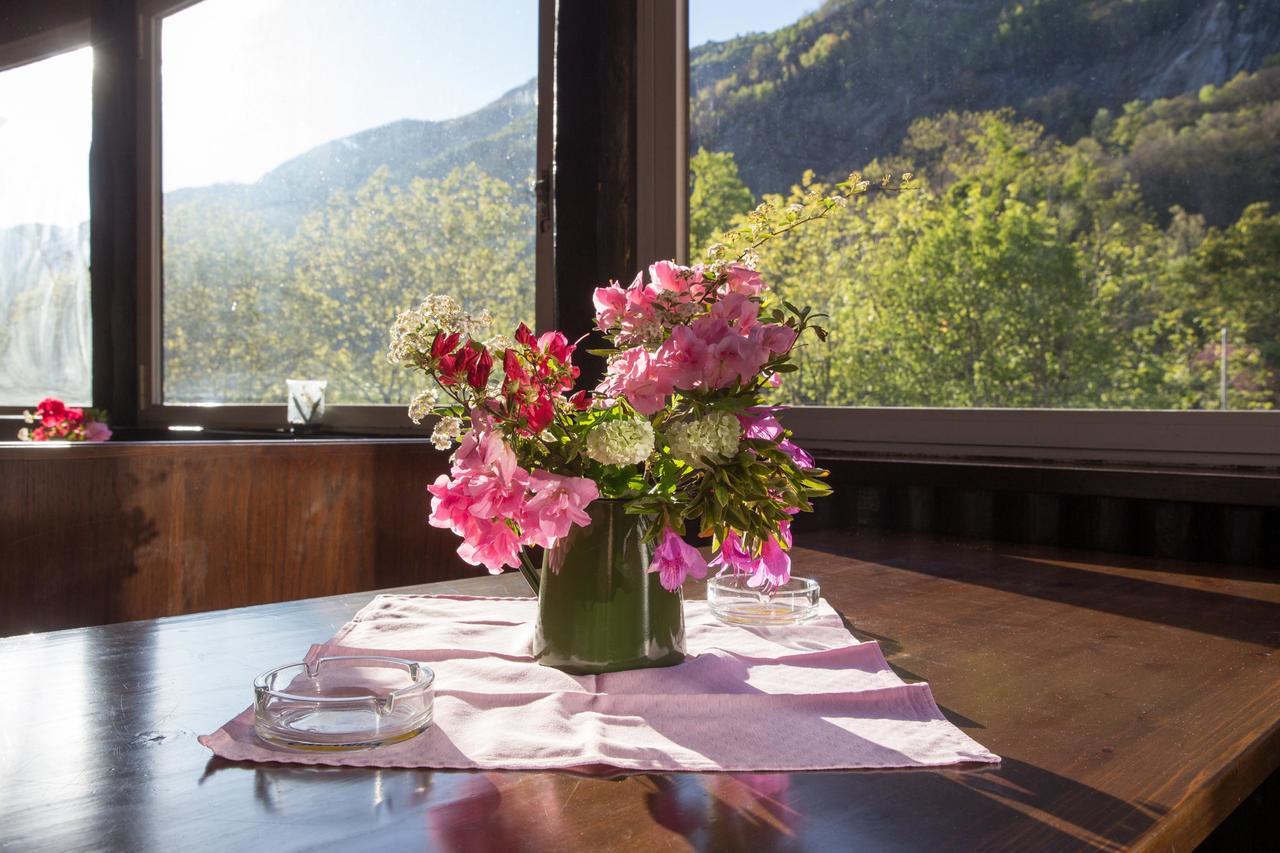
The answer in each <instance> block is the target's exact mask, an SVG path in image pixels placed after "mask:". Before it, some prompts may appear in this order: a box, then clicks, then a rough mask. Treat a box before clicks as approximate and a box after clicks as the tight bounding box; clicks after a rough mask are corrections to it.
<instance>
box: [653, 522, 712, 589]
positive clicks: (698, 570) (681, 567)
mask: <svg viewBox="0 0 1280 853" xmlns="http://www.w3.org/2000/svg"><path fill="white" fill-rule="evenodd" d="M649 571H651V572H657V573H658V581H659V583H661V584H662V588H663V589H668V590H672V591H674V590H677V589H679V588H680V585H681V584H682V583H684V579H685V578H686V577H687V576H689V575H692V576H693V577H695V578H705V577H706V576H707V561H706V560H704V559H702V554H701V553H699V552H698V549H697V548H695V547H693V546H692V545H690V544H689V543H688V542H685V541H684V540H683V539H681V538H680V537H679V536H678V535H676V532H675V531H674V530H672V529H671V528H670V527H668V528H667V529H666V530H664V531H663V532H662V542H661V543H660V544H659V545H658V547H657V548H655V549H654V551H653V561H652V562H651V563H649Z"/></svg>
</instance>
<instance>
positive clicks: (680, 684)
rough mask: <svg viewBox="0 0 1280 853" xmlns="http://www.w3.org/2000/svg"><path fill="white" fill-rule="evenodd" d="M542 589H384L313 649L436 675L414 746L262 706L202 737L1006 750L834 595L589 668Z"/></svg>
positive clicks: (890, 759)
mask: <svg viewBox="0 0 1280 853" xmlns="http://www.w3.org/2000/svg"><path fill="white" fill-rule="evenodd" d="M535 615H536V601H535V600H534V599H531V598H473V597H468V596H427V595H380V596H378V597H377V598H375V599H374V600H373V601H372V602H370V603H369V604H368V605H367V606H366V607H365V608H364V609H362V610H361V611H360V612H359V613H357V614H356V616H355V618H354V619H352V620H351V621H350V622H348V623H347V624H346V625H345V626H343V628H342V629H341V630H340V631H338V633H337V634H336V635H335V636H334V637H333V639H332V640H330V641H329V642H328V643H326V644H324V645H321V646H315V647H313V648H312V650H311V653H310V654H311V655H319V654H322V655H341V654H359V653H365V652H377V653H381V654H391V655H394V656H397V657H404V658H409V659H412V660H418V661H422V662H424V663H426V664H427V665H428V666H430V667H431V668H432V669H433V670H435V673H436V682H435V686H436V696H435V721H434V723H433V724H432V726H431V728H429V729H427V730H426V731H425V732H423V733H422V734H420V735H418V736H417V737H415V738H412V739H410V740H407V741H404V742H402V743H397V744H392V745H389V746H383V747H378V748H377V749H369V750H363V751H358V752H336V753H310V752H295V751H292V750H288V749H284V748H281V747H276V746H272V745H270V744H267V743H264V742H262V741H260V740H258V738H257V737H256V736H255V735H254V731H253V708H252V707H250V708H249V709H247V710H245V711H244V712H243V713H242V714H240V715H239V716H238V717H236V718H235V719H233V720H231V721H230V722H228V723H227V724H226V725H224V726H223V727H222V728H220V729H218V731H216V732H214V733H213V734H211V735H205V736H203V737H201V738H200V742H201V743H203V744H204V745H205V746H207V747H209V748H210V749H211V750H213V751H214V753H216V754H217V755H219V756H221V757H223V758H227V759H231V760H233V761H281V762H289V763H294V764H326V765H341V766H354V767H415V768H419V767H421V768H426V767H430V768H451V769H485V770H490V769H512V770H542V769H553V768H564V769H567V768H574V769H593V768H595V769H598V768H599V766H600V765H604V766H605V767H613V768H620V769H624V770H651V771H672V772H679V771H702V770H730V771H733V770H737V771H746V770H754V771H792V770H846V769H858V768H890V767H937V766H942V765H948V764H960V763H964V762H983V763H993V762H998V761H999V760H1000V759H999V758H998V757H997V756H995V755H993V754H992V753H991V752H988V751H987V750H986V749H985V748H983V747H982V746H981V745H979V744H978V743H976V742H975V741H974V740H972V739H971V738H970V737H969V736H968V735H966V734H964V733H963V732H961V731H960V730H959V729H958V728H956V727H955V726H954V725H952V724H951V723H950V722H948V721H947V720H946V719H945V718H944V717H943V716H942V713H941V712H940V711H939V710H938V706H937V703H935V702H934V700H933V694H932V693H931V692H930V690H929V685H927V684H906V683H904V682H903V681H902V679H900V678H898V676H897V675H896V674H894V672H893V670H891V669H890V668H889V666H888V665H887V664H886V663H885V659H884V656H883V655H882V654H881V652H880V647H879V646H878V645H877V644H875V643H860V642H858V640H857V639H856V638H855V637H853V636H852V635H851V634H850V633H849V632H848V631H847V630H846V629H845V627H844V625H843V624H842V622H841V620H840V617H839V616H838V615H837V614H836V612H835V611H834V610H832V609H831V606H830V605H829V604H828V603H827V602H826V600H825V599H824V600H823V601H822V602H821V611H820V613H819V616H818V618H816V619H815V620H813V621H812V622H809V623H807V624H805V625H800V626H790V627H779V628H750V629H749V628H744V627H739V626H735V625H726V624H724V623H722V622H720V621H718V620H717V619H716V618H715V617H714V616H713V615H712V614H711V611H710V610H709V609H708V607H707V605H706V602H703V601H690V602H686V603H685V624H686V647H687V652H688V659H687V660H686V661H685V662H684V663H682V664H680V665H678V666H674V667H667V668H663V669H640V670H631V671H628V672H616V673H607V674H605V675H587V676H573V675H567V674H565V673H563V672H560V671H558V670H555V669H551V668H549V667H544V666H540V665H538V664H537V663H535V662H534V661H533V658H532V656H531V655H530V653H529V651H530V641H531V639H532V625H533V621H534V618H535Z"/></svg>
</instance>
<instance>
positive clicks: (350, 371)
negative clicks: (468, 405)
mask: <svg viewBox="0 0 1280 853" xmlns="http://www.w3.org/2000/svg"><path fill="white" fill-rule="evenodd" d="M526 196H527V194H526V193H523V192H519V191H517V190H515V189H514V188H512V187H511V186H510V185H509V184H507V183H505V182H504V181H502V180H499V179H498V178H494V177H491V176H489V175H487V174H485V173H484V172H482V171H480V169H479V168H478V167H477V166H475V165H474V164H472V165H468V166H466V167H464V168H462V169H456V170H454V171H453V172H451V173H449V175H447V176H446V177H444V178H443V179H440V180H425V179H421V178H418V179H414V180H412V181H410V182H409V184H408V186H405V187H398V186H394V185H392V184H391V183H390V180H389V177H388V172H387V170H385V169H381V170H379V171H377V172H375V173H374V174H373V175H372V176H370V178H369V179H368V181H367V182H366V183H365V184H364V185H363V186H361V187H360V188H359V189H358V190H356V191H355V192H354V193H352V194H349V195H348V194H346V193H336V194H335V195H334V196H333V197H332V198H331V199H330V201H329V204H328V205H327V206H326V207H325V208H324V209H323V210H321V211H318V212H316V213H314V214H312V215H310V216H309V217H307V218H306V219H305V220H304V221H303V223H302V225H301V226H300V227H299V229H298V233H297V235H296V236H295V238H294V240H293V242H292V245H291V255H292V257H293V280H292V287H291V289H290V293H289V300H288V311H289V312H290V313H291V314H292V315H293V316H294V317H295V318H298V319H299V320H302V321H304V322H303V323H302V325H303V326H304V327H305V330H306V331H305V334H302V335H300V336H298V337H297V338H295V340H294V341H293V342H292V346H291V347H290V353H289V357H288V359H287V363H288V364H289V365H290V366H291V369H292V371H293V372H297V373H305V374H307V375H308V376H313V377H315V378H327V379H328V380H329V390H330V393H331V394H332V399H333V400H334V401H336V402H342V403H406V402H408V401H409V400H410V399H411V398H412V397H413V395H414V393H415V392H416V391H417V390H418V389H417V388H416V386H415V384H414V378H413V376H412V375H411V374H410V373H409V372H408V371H405V370H403V369H400V368H397V367H395V366H392V365H390V364H387V362H386V359H385V353H386V347H387V330H388V328H389V327H390V325H391V322H392V321H393V320H394V319H395V317H396V315H397V314H398V313H399V312H400V311H401V310H403V309H405V308H407V307H409V306H411V305H414V304H416V303H417V302H418V301H420V300H421V299H422V298H423V297H424V296H426V295H427V294H428V293H447V294H450V295H452V296H454V297H456V298H457V299H458V300H459V301H460V302H461V303H462V304H463V306H464V307H465V308H467V309H468V310H470V311H475V312H479V311H482V310H488V311H489V312H490V313H491V314H492V315H493V317H494V320H495V328H496V329H497V330H498V331H502V332H505V333H507V334H510V333H511V332H512V331H514V329H515V326H516V325H517V324H518V323H519V322H520V321H522V320H523V321H526V322H530V323H531V321H532V319H533V316H532V315H533V291H534V272H533V234H534V228H533V206H532V204H531V203H530V200H529V199H528V198H527V197H526Z"/></svg>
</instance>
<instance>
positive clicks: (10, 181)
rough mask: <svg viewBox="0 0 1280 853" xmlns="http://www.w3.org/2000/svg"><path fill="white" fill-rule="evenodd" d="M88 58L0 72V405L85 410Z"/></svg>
mask: <svg viewBox="0 0 1280 853" xmlns="http://www.w3.org/2000/svg"><path fill="white" fill-rule="evenodd" d="M92 99H93V52H92V50H91V49H90V48H87V47H85V48H81V49H79V50H74V51H70V52H69V53H63V54H60V55H58V56H53V57H50V58H48V59H42V60H40V61H38V62H32V63H30V64H28V65H22V66H19V67H17V68H11V69H9V70H7V71H0V316H3V317H4V323H3V324H0V406H30V407H34V406H35V404H36V403H38V402H39V401H40V400H41V399H43V398H44V397H49V396H53V397H58V398H59V399H61V400H62V401H63V402H67V403H75V404H77V405H88V404H89V403H90V394H91V391H90V384H91V380H90V372H89V365H90V346H91V336H90V331H89V142H90V139H91V133H90V127H91V123H92V108H93V107H92Z"/></svg>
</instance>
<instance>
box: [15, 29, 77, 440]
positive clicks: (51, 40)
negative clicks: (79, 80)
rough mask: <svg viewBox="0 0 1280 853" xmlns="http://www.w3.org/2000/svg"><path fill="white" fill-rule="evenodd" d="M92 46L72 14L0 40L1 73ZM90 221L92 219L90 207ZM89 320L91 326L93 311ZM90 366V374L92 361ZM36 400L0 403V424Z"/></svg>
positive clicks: (19, 414)
mask: <svg viewBox="0 0 1280 853" xmlns="http://www.w3.org/2000/svg"><path fill="white" fill-rule="evenodd" d="M92 46H93V39H92V37H91V35H90V28H89V19H88V18H87V17H75V16H72V17H69V18H68V19H66V20H65V21H63V22H62V23H56V24H53V25H52V26H50V27H48V28H46V29H43V30H39V31H37V32H34V33H33V34H31V35H28V36H25V37H23V38H19V39H16V40H14V41H11V42H5V43H0V73H4V72H5V71H11V70H13V69H15V68H21V67H22V66H24V65H31V64H32V63H35V62H40V61H42V60H45V59H52V58H53V57H55V56H60V55H61V54H64V53H70V52H71V51H73V50H79V49H80V48H83V47H92ZM89 221H90V222H92V221H93V218H92V210H91V211H90V219H89ZM90 286H92V285H90ZM89 322H90V324H91V326H92V323H93V315H92V313H91V314H90V317H89ZM89 368H90V373H91V374H92V369H93V365H92V363H90V365H89ZM38 402H39V400H32V401H31V402H30V403H28V404H26V405H14V404H0V423H18V422H21V421H22V413H23V412H24V411H33V410H34V409H35V407H36V404H37V403H38ZM6 429H7V428H6Z"/></svg>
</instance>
